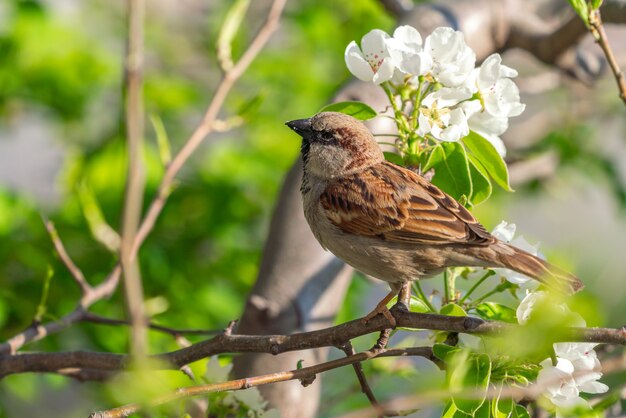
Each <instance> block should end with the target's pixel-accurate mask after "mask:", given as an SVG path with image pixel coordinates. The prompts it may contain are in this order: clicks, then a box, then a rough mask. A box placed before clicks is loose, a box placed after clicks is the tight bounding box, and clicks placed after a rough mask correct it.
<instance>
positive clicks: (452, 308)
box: [439, 303, 467, 316]
mask: <svg viewBox="0 0 626 418" xmlns="http://www.w3.org/2000/svg"><path fill="white" fill-rule="evenodd" d="M439 313H440V314H441V315H448V316H467V312H465V310H464V309H463V308H461V307H460V306H459V305H457V304H456V303H448V304H447V305H445V306H444V307H442V308H441V309H440V310H439Z"/></svg>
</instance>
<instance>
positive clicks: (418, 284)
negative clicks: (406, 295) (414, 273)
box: [413, 280, 437, 312]
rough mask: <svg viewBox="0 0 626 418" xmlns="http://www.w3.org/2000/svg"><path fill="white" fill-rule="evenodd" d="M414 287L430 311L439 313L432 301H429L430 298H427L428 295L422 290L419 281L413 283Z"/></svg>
mask: <svg viewBox="0 0 626 418" xmlns="http://www.w3.org/2000/svg"><path fill="white" fill-rule="evenodd" d="M413 287H414V288H415V293H416V294H417V295H418V296H419V298H420V299H422V302H424V303H425V304H426V306H428V309H430V310H431V311H432V312H437V309H435V307H434V306H433V304H432V303H430V300H428V297H426V294H425V293H424V291H423V290H422V286H421V285H420V282H419V280H416V281H414V282H413Z"/></svg>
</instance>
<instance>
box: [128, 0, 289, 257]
mask: <svg viewBox="0 0 626 418" xmlns="http://www.w3.org/2000/svg"><path fill="white" fill-rule="evenodd" d="M286 1H287V0H274V2H273V3H272V6H271V8H270V11H269V13H268V15H267V19H266V20H265V23H264V24H263V26H261V29H259V32H258V33H257V34H256V36H255V37H254V39H253V40H252V42H251V43H250V45H249V46H248V48H247V49H246V51H245V52H244V53H243V55H242V56H241V58H240V59H239V61H237V63H236V64H235V65H234V66H233V67H232V68H231V69H230V70H228V71H226V72H225V73H224V75H223V76H222V80H221V81H220V83H219V84H218V86H217V90H216V91H215V94H214V95H213V100H212V101H211V103H210V104H209V107H208V109H207V111H206V113H205V114H204V117H203V118H202V121H201V122H200V124H199V125H198V127H196V129H195V130H194V132H193V133H192V134H191V137H190V138H189V139H188V140H187V142H186V143H185V145H183V147H182V148H181V150H180V151H179V152H178V154H176V156H175V157H174V159H173V160H172V162H171V163H170V165H169V166H168V167H167V170H166V171H165V175H164V176H163V179H162V180H161V184H160V185H159V189H158V191H157V195H156V196H155V197H154V199H153V200H152V202H151V203H150V207H149V208H148V212H147V214H146V216H145V217H144V219H143V221H142V222H141V225H140V227H139V231H138V232H137V235H136V237H135V241H134V243H133V247H132V251H131V257H132V258H134V257H136V256H137V252H138V251H139V247H140V246H141V244H142V243H143V242H144V240H145V239H146V237H147V236H148V234H149V233H150V231H152V229H153V228H154V224H155V223H156V220H157V218H158V217H159V214H160V213H161V210H162V209H163V206H164V205H165V202H166V201H167V198H168V196H169V194H170V189H171V187H172V182H173V181H174V178H175V177H176V175H177V174H178V172H179V171H180V169H181V168H182V167H183V165H184V164H185V163H186V162H187V159H189V157H190V156H191V155H192V154H193V152H194V151H195V150H196V149H197V148H198V146H199V145H200V144H201V143H202V140H203V139H204V138H205V137H206V136H207V135H208V134H209V133H211V132H212V131H213V130H214V129H215V126H214V124H215V121H216V119H217V116H218V112H219V110H220V109H221V108H222V105H223V104H224V101H225V100H226V96H227V95H228V93H229V92H230V90H231V88H232V87H233V85H234V84H235V82H236V81H237V80H238V79H239V77H241V75H242V74H243V73H244V71H245V70H246V69H247V68H248V66H250V64H251V63H252V61H253V60H254V58H256V56H257V55H258V54H259V52H260V51H261V49H262V48H263V47H264V46H265V44H266V43H267V41H268V40H269V37H270V36H271V34H272V33H273V32H274V31H275V30H276V28H277V27H278V22H279V20H280V16H281V14H282V11H283V9H284V7H285V3H286Z"/></svg>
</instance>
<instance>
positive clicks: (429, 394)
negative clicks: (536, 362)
mask: <svg viewBox="0 0 626 418" xmlns="http://www.w3.org/2000/svg"><path fill="white" fill-rule="evenodd" d="M625 368H626V363H625V362H624V359H623V357H622V356H616V357H611V358H608V359H606V360H604V361H603V362H602V370H603V372H604V373H613V372H619V371H623V370H624V369H625ZM592 373H597V371H596V370H593V369H589V370H579V371H576V372H574V373H573V374H572V376H573V377H574V378H575V379H576V380H578V379H580V381H584V380H585V379H586V378H588V376H589V375H590V374H592ZM560 379H561V376H560V375H559V374H555V375H554V376H552V378H548V379H545V380H543V381H542V382H535V383H531V384H530V385H527V386H522V385H518V384H514V385H502V384H501V385H497V384H490V385H489V388H488V389H487V390H486V391H485V390H484V389H477V388H467V389H464V390H461V391H458V392H455V394H454V396H455V397H458V398H461V397H462V398H463V399H496V398H498V399H514V400H516V401H517V402H519V401H522V400H525V401H531V400H536V399H539V398H540V397H541V396H543V395H544V394H545V393H546V391H549V390H550V388H553V387H555V385H556V386H558V384H559V383H560ZM449 397H450V391H449V390H440V389H435V390H427V391H423V392H421V393H419V394H415V395H408V396H402V397H398V398H396V399H393V400H391V401H388V402H385V403H384V406H386V407H389V408H394V409H404V410H406V409H408V410H417V409H419V408H424V407H427V406H430V405H433V404H434V403H438V402H441V401H443V400H444V399H446V398H449ZM375 414H376V410H375V409H373V408H371V407H370V408H367V409H360V410H356V411H351V412H349V413H347V414H344V415H341V416H340V418H371V417H372V418H373V417H375V416H376V415H375ZM539 416H544V415H543V414H541V415H539ZM545 416H547V415H545ZM568 416H581V415H568ZM611 416H617V415H611ZM620 416H622V415H620Z"/></svg>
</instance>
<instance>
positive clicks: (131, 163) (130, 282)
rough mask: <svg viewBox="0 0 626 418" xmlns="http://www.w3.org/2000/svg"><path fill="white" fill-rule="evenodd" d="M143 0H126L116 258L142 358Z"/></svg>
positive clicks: (132, 331)
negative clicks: (138, 247)
mask: <svg viewBox="0 0 626 418" xmlns="http://www.w3.org/2000/svg"><path fill="white" fill-rule="evenodd" d="M144 17H145V1H144V0H130V1H129V2H128V41H127V55H126V137H127V138H126V143H127V149H128V174H127V178H126V192H125V196H124V209H123V214H122V221H123V223H122V241H121V245H120V260H121V263H122V271H123V273H124V296H125V301H126V311H127V312H128V316H129V318H130V322H131V328H130V334H131V335H130V337H131V338H130V342H131V352H132V353H133V355H134V356H135V357H137V358H142V357H143V356H144V355H145V352H146V342H147V341H146V340H147V335H146V330H145V322H146V320H145V309H144V306H143V285H142V283H141V272H140V269H139V263H138V262H137V260H136V258H135V257H133V256H132V255H131V252H132V246H133V242H134V240H135V236H136V235H137V230H138V228H139V222H140V219H141V207H142V204H143V194H144V188H145V169H144V163H143V130H144V114H143V77H142V72H143V32H144Z"/></svg>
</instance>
